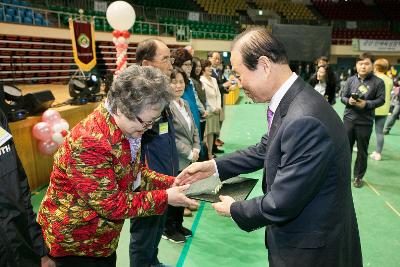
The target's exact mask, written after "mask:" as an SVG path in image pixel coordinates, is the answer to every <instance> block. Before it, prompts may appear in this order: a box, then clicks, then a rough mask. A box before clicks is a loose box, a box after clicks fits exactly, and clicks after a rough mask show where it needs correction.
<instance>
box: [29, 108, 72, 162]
mask: <svg viewBox="0 0 400 267" xmlns="http://www.w3.org/2000/svg"><path fill="white" fill-rule="evenodd" d="M68 129H69V124H68V122H67V121H66V120H64V119H62V118H61V115H60V113H58V111H56V110H54V109H48V110H46V111H45V112H44V113H43V115H42V121H41V122H38V123H36V124H35V125H34V126H33V129H32V134H33V137H35V138H36V139H37V140H38V141H39V142H38V149H39V152H40V153H42V154H44V155H51V154H53V153H54V152H55V151H56V150H57V148H58V147H59V146H60V145H61V144H62V143H63V142H64V137H65V136H67V134H68Z"/></svg>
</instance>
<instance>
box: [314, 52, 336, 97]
mask: <svg viewBox="0 0 400 267" xmlns="http://www.w3.org/2000/svg"><path fill="white" fill-rule="evenodd" d="M320 67H324V68H325V69H326V75H327V80H329V81H330V83H332V84H334V86H335V93H337V92H339V90H340V80H339V77H338V75H337V74H336V72H335V71H333V70H332V68H331V66H330V65H329V60H328V57H325V56H322V57H319V58H318V59H317V61H316V71H318V69H319V68H320ZM334 101H335V102H336V99H335V100H334Z"/></svg>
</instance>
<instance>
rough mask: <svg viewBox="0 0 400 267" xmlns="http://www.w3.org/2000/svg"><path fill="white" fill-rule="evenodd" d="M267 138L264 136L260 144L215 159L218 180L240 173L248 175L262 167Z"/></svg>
mask: <svg viewBox="0 0 400 267" xmlns="http://www.w3.org/2000/svg"><path fill="white" fill-rule="evenodd" d="M267 141H268V137H267V135H266V134H265V135H264V136H263V137H262V138H261V142H260V143H258V144H256V145H254V146H251V147H248V148H246V149H243V150H239V151H236V152H234V153H232V154H229V155H227V156H224V157H221V158H216V159H215V162H216V163H217V168H218V173H219V177H220V179H221V180H222V181H223V180H226V179H229V178H231V177H235V176H237V175H239V174H242V173H250V172H254V171H257V170H259V169H261V168H263V167H264V160H265V154H266V147H267Z"/></svg>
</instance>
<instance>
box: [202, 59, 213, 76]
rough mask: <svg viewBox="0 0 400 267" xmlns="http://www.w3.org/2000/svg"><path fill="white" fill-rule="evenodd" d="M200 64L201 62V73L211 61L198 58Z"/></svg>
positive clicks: (209, 65)
mask: <svg viewBox="0 0 400 267" xmlns="http://www.w3.org/2000/svg"><path fill="white" fill-rule="evenodd" d="M200 64H201V74H203V72H204V69H205V68H207V67H211V61H210V60H208V59H202V60H200Z"/></svg>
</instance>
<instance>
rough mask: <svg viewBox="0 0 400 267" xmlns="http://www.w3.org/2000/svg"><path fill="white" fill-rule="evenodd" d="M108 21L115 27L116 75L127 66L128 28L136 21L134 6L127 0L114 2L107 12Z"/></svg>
mask: <svg viewBox="0 0 400 267" xmlns="http://www.w3.org/2000/svg"><path fill="white" fill-rule="evenodd" d="M106 17H107V21H108V23H109V24H110V25H111V27H113V29H115V31H113V36H114V37H113V43H114V45H115V49H116V50H117V56H116V57H117V68H116V70H115V75H116V76H117V75H118V74H119V73H120V72H121V71H123V70H124V69H125V68H126V66H127V55H126V53H127V50H128V43H129V41H128V39H129V36H130V33H129V32H128V30H129V29H130V28H132V26H133V24H134V23H135V19H136V14H135V10H134V9H133V7H132V6H131V5H130V4H129V3H127V2H125V1H114V2H112V3H111V4H110V5H109V6H108V8H107V12H106Z"/></svg>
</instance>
